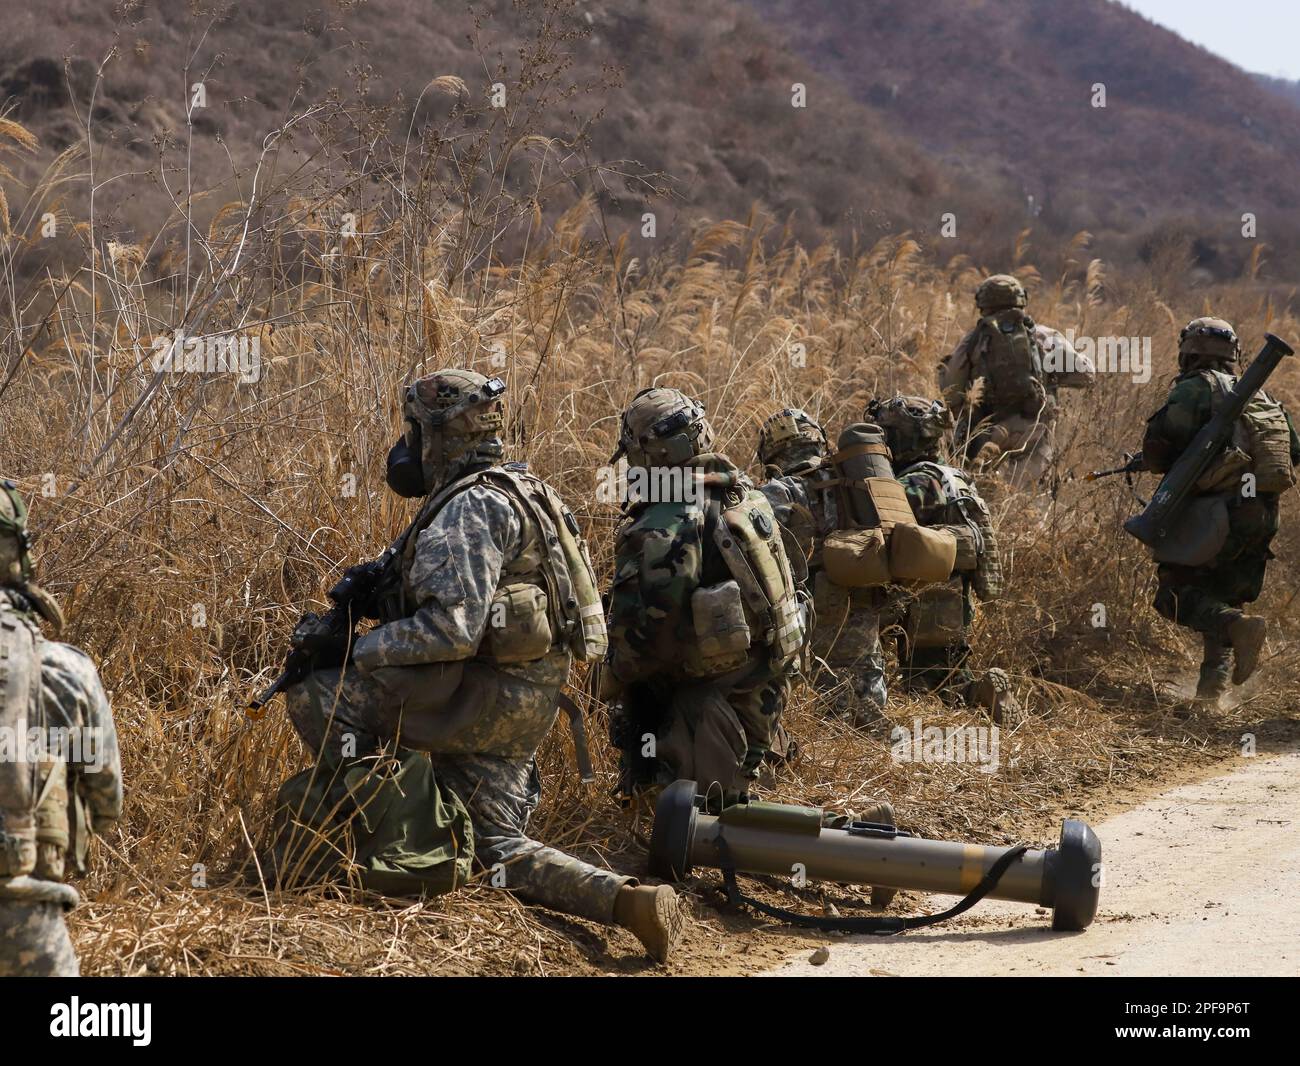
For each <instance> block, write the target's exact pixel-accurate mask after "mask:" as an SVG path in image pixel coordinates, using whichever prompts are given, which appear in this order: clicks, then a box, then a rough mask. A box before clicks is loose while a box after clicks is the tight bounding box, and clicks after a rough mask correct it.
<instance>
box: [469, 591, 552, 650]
mask: <svg viewBox="0 0 1300 1066" xmlns="http://www.w3.org/2000/svg"><path fill="white" fill-rule="evenodd" d="M553 643H554V635H553V634H552V632H551V622H550V616H549V612H548V610H547V601H546V593H545V592H544V591H543V590H542V589H541V588H540V587H539V586H537V585H531V584H527V583H525V582H519V583H517V584H510V585H502V586H500V587H499V588H498V589H497V591H496V594H495V595H494V596H493V597H492V605H491V607H490V608H489V609H488V625H487V630H486V631H485V633H484V634H483V641H482V643H480V645H479V648H478V655H479V657H480V658H482V659H487V660H488V661H489V662H494V663H501V664H509V663H528V662H533V661H534V660H536V659H540V658H542V657H543V656H544V655H546V653H547V652H549V651H550V650H551V645H552V644H553Z"/></svg>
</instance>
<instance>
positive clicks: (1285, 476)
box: [1204, 370, 1296, 493]
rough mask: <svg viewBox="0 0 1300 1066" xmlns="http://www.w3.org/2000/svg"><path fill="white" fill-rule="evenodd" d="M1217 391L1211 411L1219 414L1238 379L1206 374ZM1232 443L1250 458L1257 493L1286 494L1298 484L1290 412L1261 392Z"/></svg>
mask: <svg viewBox="0 0 1300 1066" xmlns="http://www.w3.org/2000/svg"><path fill="white" fill-rule="evenodd" d="M1204 373H1205V374H1206V375H1207V380H1208V381H1209V382H1210V387H1211V389H1212V390H1213V398H1212V400H1211V407H1212V409H1213V410H1216V411H1217V410H1218V409H1219V407H1220V406H1221V405H1222V403H1223V401H1224V399H1225V398H1226V397H1227V395H1228V393H1229V392H1231V391H1232V389H1233V387H1234V386H1235V385H1236V383H1237V379H1236V378H1235V377H1233V376H1232V375H1231V374H1225V373H1224V372H1223V371H1222V370H1206V371H1204ZM1232 436H1233V440H1232V443H1233V445H1235V446H1236V447H1237V448H1239V449H1240V450H1241V451H1242V452H1244V453H1245V454H1246V455H1248V456H1249V457H1250V466H1249V471H1250V473H1252V474H1253V475H1254V476H1255V490H1256V491H1257V492H1268V493H1277V492H1286V490H1287V489H1289V488H1291V487H1292V486H1293V485H1294V484H1295V483H1296V475H1295V468H1294V467H1293V466H1292V465H1291V427H1290V425H1289V424H1288V423H1287V417H1286V409H1285V408H1284V407H1283V406H1282V405H1281V404H1280V403H1278V402H1277V401H1276V400H1274V399H1273V398H1272V397H1271V396H1269V395H1268V394H1267V393H1266V392H1264V390H1263V389H1260V390H1259V391H1258V392H1256V393H1255V395H1254V396H1252V397H1251V398H1250V402H1249V403H1247V404H1246V409H1245V410H1244V411H1242V413H1241V417H1240V418H1239V419H1237V424H1236V425H1235V426H1234V427H1233V434H1232Z"/></svg>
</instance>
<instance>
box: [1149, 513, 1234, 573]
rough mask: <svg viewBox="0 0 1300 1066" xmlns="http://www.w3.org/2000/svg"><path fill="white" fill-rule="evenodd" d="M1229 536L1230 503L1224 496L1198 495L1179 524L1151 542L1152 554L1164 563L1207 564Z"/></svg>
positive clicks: (1179, 518) (1221, 548)
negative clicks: (1228, 503)
mask: <svg viewBox="0 0 1300 1066" xmlns="http://www.w3.org/2000/svg"><path fill="white" fill-rule="evenodd" d="M1227 540H1228V505H1227V503H1226V502H1225V501H1224V498H1223V497H1222V496H1194V497H1192V499H1191V500H1189V501H1188V503H1187V506H1186V507H1185V508H1184V510H1183V513H1182V514H1181V515H1179V517H1178V524H1177V525H1176V526H1174V528H1173V529H1171V530H1170V531H1169V532H1168V533H1167V534H1166V535H1165V536H1163V537H1161V538H1160V539H1159V540H1157V541H1156V542H1155V543H1154V544H1152V545H1151V558H1152V559H1154V560H1155V561H1156V562H1157V563H1160V564H1161V565H1163V566H1204V565H1205V564H1206V563H1208V562H1209V561H1210V560H1211V559H1213V558H1214V557H1215V556H1216V555H1218V554H1219V552H1220V551H1222V550H1223V545H1224V544H1225V543H1227Z"/></svg>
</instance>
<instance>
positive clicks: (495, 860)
mask: <svg viewBox="0 0 1300 1066" xmlns="http://www.w3.org/2000/svg"><path fill="white" fill-rule="evenodd" d="M433 770H434V774H435V775H436V776H437V778H438V781H439V783H440V784H442V785H445V786H446V787H448V788H450V789H451V790H452V791H453V792H455V793H456V795H458V796H459V797H460V798H461V801H462V802H463V803H464V804H465V806H466V808H467V809H468V810H469V815H470V819H471V820H472V821H473V823H474V851H475V854H474V860H475V863H476V865H479V866H482V867H483V868H484V869H485V870H488V871H491V873H490V874H489V878H490V879H491V877H492V874H496V875H498V877H497V883H501V885H502V887H504V888H507V889H510V890H511V891H513V892H517V893H518V894H519V895H520V896H523V897H524V898H525V899H529V900H532V901H534V902H536V903H540V904H542V905H543V906H545V907H550V908H551V909H552V910H556V911H563V912H564V913H566V914H576V915H578V916H579V917H580V918H587V919H589V920H591V921H593V922H601V923H603V924H605V925H609V924H611V923H612V922H613V921H614V897H615V896H616V895H617V894H618V890H619V889H620V888H622V887H623V886H624V885H627V884H635V883H636V882H635V881H634V879H632V878H630V877H624V876H622V875H620V874H615V873H611V872H610V871H609V870H604V869H601V868H600V867H598V866H592V865H591V864H590V863H586V862H583V861H582V860H581V859H575V858H574V857H573V856H572V855H566V854H565V853H564V852H562V851H557V850H556V849H555V848H548V847H547V846H546V845H545V844H540V843H538V842H537V841H536V840H533V839H532V838H530V837H529V836H528V833H527V830H528V820H529V818H530V817H531V816H532V813H533V811H534V810H535V809H536V807H537V801H538V799H539V797H540V795H541V782H540V781H539V780H538V777H537V766H536V763H535V762H534V761H533V760H532V759H527V760H518V759H506V758H500V757H498V756H495V755H441V756H439V755H435V756H434V757H433ZM498 864H500V868H499V869H495V868H496V867H497V865H498Z"/></svg>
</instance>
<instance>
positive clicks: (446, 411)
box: [385, 370, 506, 498]
mask: <svg viewBox="0 0 1300 1066" xmlns="http://www.w3.org/2000/svg"><path fill="white" fill-rule="evenodd" d="M505 391H506V385H505V382H504V381H502V380H501V379H500V378H487V377H484V376H483V375H482V374H477V373H475V372H474V371H472V370H444V371H440V372H439V373H437V374H432V375H430V376H429V377H424V378H420V379H419V380H418V381H416V382H414V383H412V384H411V385H408V386H406V387H405V388H404V389H403V390H402V415H403V417H404V418H405V419H406V427H407V428H406V431H405V432H404V433H403V434H402V438H401V439H400V440H399V441H398V442H397V443H396V444H395V445H393V447H392V449H391V450H390V451H389V453H388V462H387V474H386V478H385V480H386V481H387V482H388V487H389V488H391V489H392V490H393V491H394V492H396V493H397V494H398V495H399V496H406V497H412V498H413V497H419V496H424V495H427V494H428V493H430V492H432V491H433V490H435V489H436V488H438V487H439V486H440V485H442V484H443V483H445V482H446V480H447V479H448V477H449V476H451V475H452V474H453V473H454V467H455V465H456V464H458V463H463V462H464V461H465V460H467V459H473V458H475V457H479V456H481V458H482V459H484V460H485V461H492V460H494V459H499V458H500V457H501V454H502V449H501V442H500V432H501V427H502V426H503V425H504V424H505V414H504V411H503V403H502V397H503V396H504V395H505Z"/></svg>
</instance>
